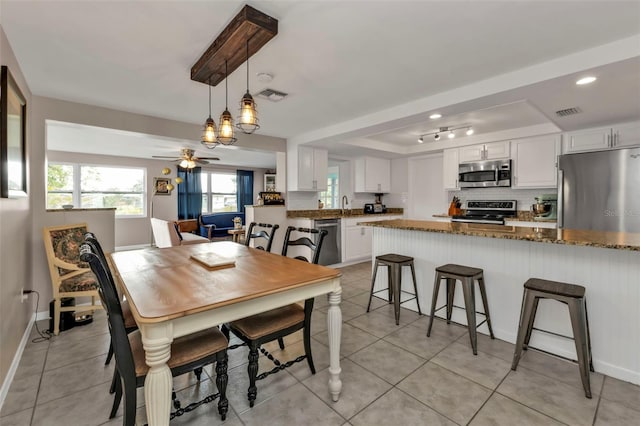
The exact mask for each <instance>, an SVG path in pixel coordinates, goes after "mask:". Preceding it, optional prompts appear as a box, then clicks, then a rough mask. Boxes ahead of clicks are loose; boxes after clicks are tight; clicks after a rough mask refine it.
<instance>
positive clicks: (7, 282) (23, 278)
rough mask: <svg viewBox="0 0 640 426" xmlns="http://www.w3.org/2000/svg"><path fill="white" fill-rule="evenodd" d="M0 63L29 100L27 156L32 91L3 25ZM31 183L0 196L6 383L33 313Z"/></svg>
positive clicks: (0, 334) (0, 322)
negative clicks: (25, 295) (23, 297)
mask: <svg viewBox="0 0 640 426" xmlns="http://www.w3.org/2000/svg"><path fill="white" fill-rule="evenodd" d="M0 63H2V65H6V66H8V67H9V70H10V71H11V74H12V75H13V78H14V79H15V80H16V82H17V83H18V85H19V86H20V90H21V91H22V93H23V95H24V96H25V97H26V100H27V119H28V123H27V126H28V127H27V159H28V161H29V162H30V154H31V152H32V151H33V149H32V148H33V147H32V146H31V145H32V139H31V137H30V136H31V134H30V131H29V130H30V129H29V126H30V125H31V124H32V122H31V121H30V120H29V117H30V116H31V111H32V108H31V107H32V97H31V91H30V90H29V87H28V86H27V84H26V82H25V80H24V77H23V76H22V71H21V70H20V67H19V66H18V63H17V61H16V58H15V56H14V54H13V51H12V50H11V46H9V42H8V41H7V37H6V35H5V33H4V30H3V29H2V27H1V26H0ZM32 190H33V185H31V184H29V186H28V194H29V196H28V197H27V198H17V199H6V198H0V383H4V381H5V378H6V376H7V373H8V371H9V368H10V367H11V363H12V361H13V358H14V355H15V353H16V351H17V349H18V346H19V345H20V340H21V339H22V335H23V334H24V331H25V329H26V327H27V324H28V323H29V319H30V318H31V315H32V313H33V309H34V304H33V303H31V302H33V298H31V299H30V300H29V302H25V303H20V289H21V288H23V287H24V288H26V289H29V288H31V263H30V256H29V252H30V244H31V241H32V239H33V238H32V235H31V232H32V231H31V211H30V210H29V201H30V199H31V198H32V197H33V194H32Z"/></svg>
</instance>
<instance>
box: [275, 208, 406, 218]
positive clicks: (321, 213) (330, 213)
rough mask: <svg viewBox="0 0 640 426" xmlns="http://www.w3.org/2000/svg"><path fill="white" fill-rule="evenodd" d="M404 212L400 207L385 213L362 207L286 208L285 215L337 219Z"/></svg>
mask: <svg viewBox="0 0 640 426" xmlns="http://www.w3.org/2000/svg"><path fill="white" fill-rule="evenodd" d="M402 214H404V209H402V208H393V207H390V208H387V212H386V213H373V214H365V213H364V211H363V209H351V210H345V213H342V210H340V209H319V210H287V217H288V218H291V219H338V218H349V217H362V216H366V217H373V218H375V217H378V216H397V215H402Z"/></svg>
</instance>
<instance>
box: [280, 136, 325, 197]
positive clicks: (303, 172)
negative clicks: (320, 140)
mask: <svg viewBox="0 0 640 426" xmlns="http://www.w3.org/2000/svg"><path fill="white" fill-rule="evenodd" d="M297 151H298V152H297V156H292V157H293V158H292V159H288V160H287V166H288V170H289V171H288V173H287V177H288V183H289V185H288V189H289V191H326V189H327V169H328V166H329V160H328V152H327V150H325V149H318V148H312V147H307V146H298V147H297ZM292 160H297V161H292Z"/></svg>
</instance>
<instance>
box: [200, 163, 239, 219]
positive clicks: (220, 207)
mask: <svg viewBox="0 0 640 426" xmlns="http://www.w3.org/2000/svg"><path fill="white" fill-rule="evenodd" d="M200 179H202V181H201V182H202V213H215V212H235V211H237V210H238V204H237V192H238V186H237V184H236V175H235V173H233V174H231V173H213V172H202V173H201V174H200Z"/></svg>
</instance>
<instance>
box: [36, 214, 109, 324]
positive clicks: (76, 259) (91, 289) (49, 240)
mask: <svg viewBox="0 0 640 426" xmlns="http://www.w3.org/2000/svg"><path fill="white" fill-rule="evenodd" d="M86 232H87V224H86V223H77V224H72V225H62V226H48V227H45V228H44V229H43V230H42V239H43V241H44V249H45V252H46V254H47V264H48V266H49V275H50V276H51V285H52V290H53V334H55V335H56V336H57V335H58V334H59V333H60V313H61V312H69V311H75V312H83V311H94V310H96V309H102V305H100V304H98V303H97V298H98V297H99V295H98V282H97V281H96V277H95V275H93V273H92V272H91V269H90V268H89V265H87V264H86V263H85V262H82V261H81V260H80V251H79V249H80V245H81V244H82V243H83V241H84V234H85V233H86ZM64 297H73V298H77V297H90V298H91V304H90V305H76V306H62V302H61V300H62V298H64Z"/></svg>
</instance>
